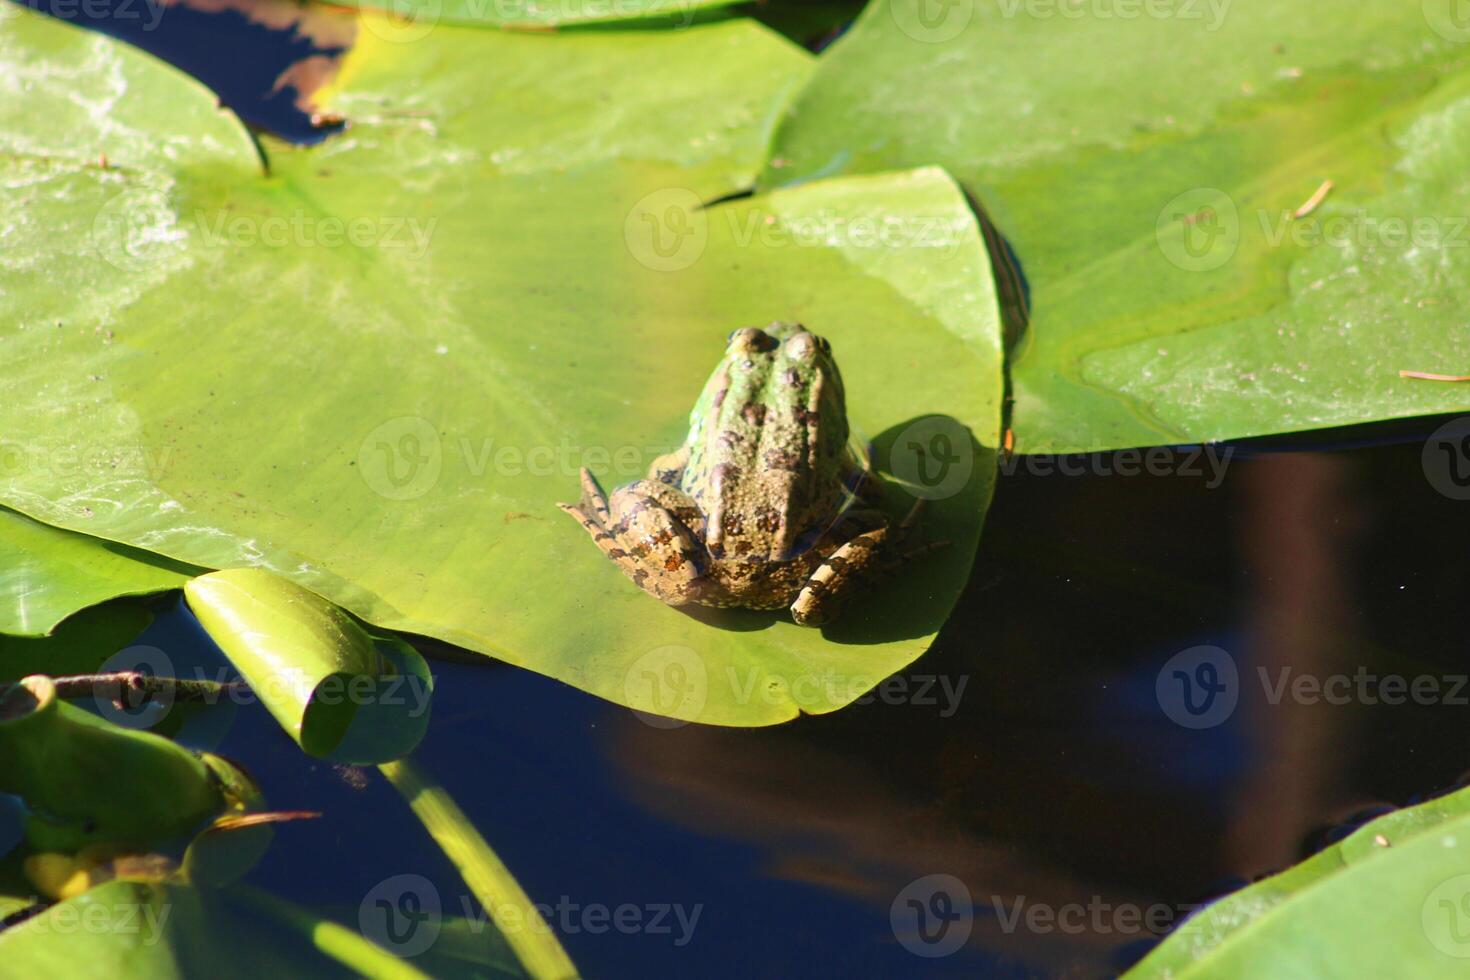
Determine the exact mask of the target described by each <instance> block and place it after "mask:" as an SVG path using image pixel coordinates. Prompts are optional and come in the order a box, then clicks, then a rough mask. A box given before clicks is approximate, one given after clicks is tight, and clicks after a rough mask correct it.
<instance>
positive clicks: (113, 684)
mask: <svg viewBox="0 0 1470 980" xmlns="http://www.w3.org/2000/svg"><path fill="white" fill-rule="evenodd" d="M18 683H19V682H18V681H13V682H11V683H9V684H0V697H4V695H5V693H6V692H7V691H9V690H10V689H11V688H13V687H15V686H16V685H17V684H18ZM51 683H53V684H55V685H56V696H57V697H59V698H63V699H66V700H71V699H73V698H89V697H103V696H107V697H110V698H111V699H112V700H114V701H122V700H123V697H124V696H125V695H126V696H128V697H130V698H132V697H137V698H142V697H143V696H148V697H152V696H154V695H172V697H173V699H174V700H175V701H212V700H215V699H218V697H219V696H220V695H221V694H224V693H225V692H227V691H235V690H243V689H244V687H245V685H244V684H242V683H240V682H238V681H230V682H228V683H222V682H220V681H207V680H203V679H195V680H188V679H184V678H179V677H155V676H153V675H152V674H145V673H142V672H141V671H136V670H122V671H117V672H115V673H110V674H71V675H68V676H66V677H53V678H51Z"/></svg>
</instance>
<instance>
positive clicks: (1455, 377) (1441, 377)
mask: <svg viewBox="0 0 1470 980" xmlns="http://www.w3.org/2000/svg"><path fill="white" fill-rule="evenodd" d="M1399 377H1401V378H1418V379H1419V380H1420V381H1450V382H1460V381H1470V374H1430V373H1429V372H1428V371H1400V372H1399Z"/></svg>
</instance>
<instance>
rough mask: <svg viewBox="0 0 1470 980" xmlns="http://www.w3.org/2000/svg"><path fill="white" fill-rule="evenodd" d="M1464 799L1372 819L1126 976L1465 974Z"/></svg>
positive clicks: (1222, 908)
mask: <svg viewBox="0 0 1470 980" xmlns="http://www.w3.org/2000/svg"><path fill="white" fill-rule="evenodd" d="M1467 846H1470V792H1467V791H1463V790H1462V791H1460V792H1457V793H1455V794H1453V795H1450V796H1446V797H1441V798H1440V799H1437V800H1432V801H1430V802H1428V803H1424V804H1421V805H1420V806H1416V807H1413V808H1411V809H1407V810H1399V811H1396V812H1394V813H1391V814H1388V815H1387V816H1384V817H1380V818H1379V819H1377V820H1374V821H1372V822H1371V823H1369V824H1367V825H1366V826H1364V827H1362V828H1361V829H1359V830H1357V831H1356V832H1354V833H1353V834H1352V835H1351V836H1349V837H1346V838H1344V839H1343V840H1342V841H1340V842H1338V843H1336V844H1333V845H1331V846H1330V847H1328V848H1327V849H1325V850H1323V851H1321V852H1319V853H1318V854H1315V855H1313V856H1312V857H1311V858H1309V859H1307V860H1306V861H1304V862H1302V863H1301V864H1298V865H1297V866H1296V867H1293V868H1291V869H1289V870H1287V871H1284V872H1282V873H1281V874H1278V875H1274V876H1272V877H1270V878H1267V879H1265V880H1263V881H1260V882H1257V883H1256V884H1253V885H1251V886H1250V887H1248V888H1245V889H1242V890H1241V891H1239V892H1236V893H1234V894H1232V895H1229V896H1227V897H1225V898H1222V899H1220V900H1219V901H1218V902H1215V903H1214V904H1212V905H1210V906H1208V907H1206V908H1205V909H1203V910H1201V911H1200V912H1199V913H1197V914H1196V915H1195V916H1194V917H1192V918H1191V919H1189V920H1188V921H1187V922H1185V923H1184V924H1183V925H1182V926H1180V927H1179V929H1177V930H1176V931H1175V932H1174V933H1173V934H1171V935H1170V936H1169V938H1168V939H1166V940H1165V941H1164V942H1163V943H1162V944H1161V945H1160V946H1159V947H1158V948H1157V949H1155V950H1154V951H1153V952H1151V953H1150V954H1149V955H1148V956H1147V957H1145V958H1144V959H1143V961H1142V962H1140V963H1139V964H1138V966H1137V967H1135V968H1134V969H1133V970H1132V971H1130V972H1129V973H1128V974H1127V976H1128V977H1129V978H1133V980H1143V978H1150V977H1159V978H1166V977H1167V978H1185V977H1188V978H1199V980H1203V978H1206V977H1262V976H1271V977H1297V976H1301V977H1308V976H1318V977H1320V976H1365V977H1366V976H1413V977H1459V976H1464V975H1465V960H1466V958H1467V957H1470V933H1467V931H1466V918H1467V916H1470V857H1467V855H1466V853H1465V851H1466V847H1467Z"/></svg>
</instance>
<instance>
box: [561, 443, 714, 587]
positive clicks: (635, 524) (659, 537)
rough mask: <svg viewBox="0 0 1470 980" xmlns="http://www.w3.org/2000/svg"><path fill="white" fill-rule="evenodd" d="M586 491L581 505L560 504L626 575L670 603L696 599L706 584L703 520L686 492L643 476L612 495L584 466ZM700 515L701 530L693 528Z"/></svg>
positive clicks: (583, 485) (583, 484) (583, 481)
mask: <svg viewBox="0 0 1470 980" xmlns="http://www.w3.org/2000/svg"><path fill="white" fill-rule="evenodd" d="M582 494H583V496H582V501H581V502H580V503H579V504H575V505H574V504H558V505H557V506H559V507H560V508H561V509H562V510H564V511H566V512H567V513H568V514H571V515H572V516H573V517H575V518H576V519H577V520H578V521H579V522H580V523H581V525H582V527H583V528H585V529H586V531H587V533H588V534H589V535H590V536H591V537H592V540H593V542H594V543H595V544H596V545H597V547H598V548H600V549H602V553H603V554H605V555H606V556H607V557H608V558H609V559H610V560H611V561H612V562H613V564H615V565H617V566H618V568H620V569H622V571H623V574H624V575H626V576H628V578H630V579H632V580H633V583H634V584H635V585H637V586H638V587H639V588H641V589H643V590H644V591H645V592H647V593H649V594H650V595H652V596H654V597H656V598H658V599H660V600H661V601H663V602H666V603H668V604H669V605H674V606H677V605H683V604H684V603H687V602H692V601H694V600H695V598H696V596H697V594H698V593H699V591H700V590H701V588H702V587H703V584H704V583H703V575H704V560H705V555H704V549H703V545H702V543H701V539H702V535H701V533H700V530H702V528H703V518H702V517H700V515H699V509H698V508H697V507H695V506H694V502H693V501H692V500H690V499H689V497H688V496H687V495H686V494H684V493H683V492H682V491H679V490H676V489H675V488H673V487H671V486H668V485H667V484H663V483H658V482H656V481H653V480H639V481H637V482H636V483H632V484H629V485H628V486H626V487H622V488H620V489H618V490H614V491H613V494H612V497H611V498H608V497H607V496H606V495H604V494H603V492H602V488H601V487H600V486H598V484H597V480H596V479H595V478H594V477H593V476H592V474H591V473H589V472H588V471H587V470H585V469H584V470H583V471H582ZM696 518H697V519H698V527H699V529H700V530H696V529H695V528H691V527H690V526H689V523H688V522H690V521H693V520H695V519H696Z"/></svg>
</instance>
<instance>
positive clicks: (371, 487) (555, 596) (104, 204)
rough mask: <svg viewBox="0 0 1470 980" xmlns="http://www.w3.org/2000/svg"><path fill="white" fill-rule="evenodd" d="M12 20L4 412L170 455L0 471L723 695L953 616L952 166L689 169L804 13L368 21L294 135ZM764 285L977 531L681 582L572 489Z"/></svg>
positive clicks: (971, 384) (777, 83) (943, 524)
mask: <svg viewBox="0 0 1470 980" xmlns="http://www.w3.org/2000/svg"><path fill="white" fill-rule="evenodd" d="M0 37H3V41H0V66H3V69H4V70H3V72H0V77H3V78H5V79H7V81H6V82H0V85H3V84H24V85H26V86H27V87H28V91H27V94H26V98H25V99H24V100H4V101H3V102H0V105H3V106H4V108H3V109H0V112H4V113H6V114H7V116H6V117H5V118H4V119H3V120H0V122H3V125H0V139H3V140H4V141H5V143H4V144H3V146H0V153H3V155H0V166H3V167H4V168H5V169H6V178H7V181H8V183H10V185H12V186H23V187H24V189H23V192H22V194H21V195H20V200H17V199H16V196H15V195H11V196H9V197H7V198H5V199H4V202H3V203H0V207H3V208H4V210H3V211H0V224H3V225H5V226H7V227H10V228H11V229H13V231H12V235H11V240H12V243H11V248H10V252H9V253H8V254H12V255H19V256H23V257H25V263H24V264H25V266H26V268H25V269H24V270H18V269H17V268H16V267H15V265H13V264H12V265H7V266H5V267H4V268H3V270H0V314H3V315H0V323H3V324H4V326H3V327H0V330H3V333H0V344H3V345H4V346H5V348H6V349H7V351H9V352H11V354H10V355H9V356H12V357H16V358H18V363H19V364H20V365H21V368H20V369H19V370H13V371H7V372H6V375H5V377H4V379H3V381H0V431H4V432H5V433H6V436H7V438H8V439H11V440H13V441H15V442H16V443H17V444H19V445H22V446H24V447H26V448H27V449H28V450H29V451H33V452H34V451H37V449H38V448H39V450H48V449H54V450H57V451H60V450H65V449H67V448H68V447H70V446H73V445H74V444H77V443H79V442H80V443H84V444H85V445H88V446H98V447H101V448H102V449H103V450H115V451H117V452H119V453H123V454H126V455H127V458H130V459H135V460H147V461H149V463H148V465H141V466H132V467H129V468H127V470H126V472H121V473H118V474H116V475H115V476H114V475H111V474H109V473H106V472H103V473H101V474H96V473H87V474H79V473H75V472H71V471H64V470H61V469H60V468H55V467H50V468H44V467H40V468H35V467H33V468H27V470H26V471H25V472H22V473H19V474H12V475H8V476H7V478H6V479H5V480H4V482H3V483H0V500H4V501H5V502H6V503H9V504H11V505H13V506H15V507H17V508H18V509H21V510H24V511H26V512H27V513H29V514H31V515H33V516H35V517H36V518H38V519H40V520H42V521H45V522H47V523H50V524H55V525H59V526H63V527H70V528H76V529H80V530H84V531H85V532H87V533H88V534H92V535H95V536H98V537H101V538H107V539H111V540H118V541H123V542H127V543H130V544H134V545H137V546H140V547H144V548H147V549H148V550H150V551H153V552H157V553H160V554H164V555H168V556H171V557H174V558H177V559H181V560H185V561H188V562H191V563H193V564H197V565H201V566H206V567H211V568H226V567H233V566H244V565H255V566H263V567H267V568H270V569H271V570H273V571H275V572H277V573H278V574H280V575H283V576H285V577H287V578H289V579H291V580H293V581H295V582H297V583H299V584H301V585H303V586H306V587H307V588H310V589H312V590H314V591H316V592H318V593H319V594H321V595H323V596H325V597H327V598H329V599H331V600H333V601H335V602H337V603H339V604H341V605H343V606H345V607H347V608H348V609H350V610H351V611H353V612H354V613H356V614H358V615H359V616H361V617H362V618H364V619H365V620H367V621H369V622H371V623H374V624H377V625H379V626H383V627H388V628H393V629H399V630H406V631H411V632H417V633H423V634H427V635H431V636H436V637H439V638H442V639H445V640H448V641H450V642H452V643H456V644H459V645H461V646H464V647H468V648H470V649H473V650H477V651H481V652H483V653H487V654H490V655H493V656H496V657H499V658H502V659H504V660H507V661H509V662H511V663H515V664H519V665H521V666H525V667H529V668H531V669H534V670H538V671H541V672H543V673H546V674H549V675H551V676H553V677H557V678H559V679H561V680H564V681H566V682H567V683H570V684H573V685H575V686H577V687H580V688H583V689H585V690H588V691H592V692H593V693H596V694H598V695H601V696H603V697H606V698H609V699H612V700H614V701H618V702H621V703H624V704H629V705H632V706H633V707H636V708H640V709H646V710H649V711H652V712H657V713H660V714H670V715H675V716H679V717H684V718H690V719H698V720H701V721H706V722H714V723H722V724H737V725H750V724H765V723H771V722H775V721H780V720H782V719H785V718H789V717H792V716H793V715H794V714H796V713H797V711H798V710H799V709H806V710H810V711H828V710H832V709H834V708H837V707H840V706H841V705H843V704H846V703H848V702H850V701H851V700H853V699H854V698H856V697H858V696H860V695H861V694H862V693H863V692H864V691H865V690H866V689H867V688H869V687H870V686H871V685H872V684H874V683H876V682H877V681H879V680H881V679H882V678H883V677H885V676H887V675H888V674H890V673H892V672H893V671H895V670H897V669H899V668H901V667H903V666H904V665H905V664H907V663H909V662H910V661H912V660H913V659H914V658H915V657H917V656H918V655H919V654H920V653H922V652H923V650H924V649H925V648H926V647H927V645H928V643H929V640H930V639H931V637H932V636H933V634H934V633H935V632H936V631H937V629H938V628H939V626H940V624H941V623H942V622H943V620H944V618H945V616H946V615H947V613H948V610H949V609H950V607H951V606H952V604H953V602H954V600H955V598H956V596H957V595H958V592H959V589H960V588H961V586H962V585H963V581H964V578H965V575H966V574H967V572H968V567H969V563H970V560H971V556H972V555H973V551H974V547H975V544H976V541H977V539H978V534H979V524H980V519H981V515H982V514H983V512H984V508H985V504H986V502H987V500H988V495H989V488H990V480H991V476H992V473H993V460H992V457H991V454H992V452H993V448H994V446H995V444H996V440H997V434H996V433H997V426H998V419H999V399H1000V390H1001V383H1000V376H1001V371H1000V352H999V346H1000V344H999V339H998V338H999V330H998V324H997V313H996V301H995V296H994V293H993V289H992V286H991V283H992V277H991V274H990V271H989V268H988V265H987V261H986V255H985V251H984V249H983V247H982V244H981V240H980V237H979V234H978V231H977V229H976V226H975V222H974V219H973V216H972V214H971V212H970V211H969V209H968V207H967V205H966V202H965V200H964V197H963V195H962V194H961V192H960V191H959V189H958V188H957V187H956V186H955V185H954V184H953V183H952V182H951V181H950V180H949V178H948V177H947V176H946V175H945V174H944V173H943V172H941V171H938V170H918V171H913V172H904V173H897V174H891V175H876V176H870V177H861V178H849V179H842V180H834V181H826V182H820V183H814V184H812V185H810V186H807V187H803V188H800V189H797V190H792V191H783V192H780V193H776V194H772V195H769V196H766V197H758V198H748V199H743V200H733V201H728V202H727V203H723V204H718V205H715V206H712V207H710V208H708V209H705V208H701V207H700V206H699V205H700V202H711V201H715V200H718V199H721V198H726V197H728V196H730V195H732V194H734V193H736V192H738V191H740V190H741V189H742V188H744V187H747V186H748V185H749V184H750V183H751V182H752V180H753V178H754V174H755V172H756V170H757V169H758V168H759V166H760V161H761V160H762V159H763V156H764V151H765V148H766V146H767V143H768V141H769V138H770V134H771V131H772V128H773V127H774V125H775V121H776V119H777V117H778V116H779V113H780V109H781V107H782V106H783V105H784V104H785V102H786V101H787V100H788V99H789V98H790V96H791V94H792V93H793V92H794V90H795V89H796V88H797V87H798V86H799V85H800V84H801V83H802V82H803V81H804V79H805V78H806V76H807V73H808V70H809V60H810V59H809V58H808V56H807V55H805V54H804V53H803V52H801V51H799V50H798V49H796V48H794V47H793V46H791V45H790V44H789V43H787V42H786V41H784V40H782V39H780V38H779V37H777V36H776V35H774V34H772V33H771V32H769V31H767V30H766V29H764V28H762V27H760V26H758V25H755V24H752V23H749V22H729V23H721V24H715V25H709V26H704V27H698V28H694V29H691V30H688V31H677V32H647V33H624V32H617V33H611V34H604V33H600V32H576V33H569V34H565V35H518V34H502V33H497V32H485V31H476V30H472V29H455V28H450V27H442V26H441V27H439V28H437V29H436V30H434V31H433V32H432V33H431V34H429V35H428V36H426V37H424V38H422V39H420V40H418V41H416V42H415V43H412V44H392V43H390V42H388V41H385V40H383V39H382V38H381V37H380V36H379V35H377V34H375V33H373V32H368V31H362V32H359V34H358V42H357V45H356V47H355V48H354V49H353V51H352V53H351V54H350V55H349V56H348V58H347V60H346V62H345V64H344V67H343V69H342V72H341V73H340V75H339V76H338V78H337V79H336V82H335V85H334V87H333V89H332V91H331V92H330V94H329V95H327V96H325V97H324V101H325V102H326V103H328V105H329V107H330V108H331V109H333V110H336V111H339V112H341V113H343V114H344V115H345V116H346V117H347V118H348V119H349V120H350V123H351V125H350V127H349V128H348V129H347V130H346V131H345V132H344V133H342V134H340V135H338V136H336V137H334V138H332V139H330V140H328V141H327V142H325V143H323V144H321V145H320V146H317V147H314V148H311V149H298V148H290V147H285V146H282V145H279V144H276V143H273V142H270V141H266V143H265V144H264V152H265V154H266V156H268V158H269V173H268V175H267V174H263V173H262V170H261V162H260V161H259V160H258V159H257V157H256V151H255V148H254V147H253V146H252V145H251V143H250V141H249V139H248V138H247V137H246V136H245V134H244V133H243V132H242V131H241V130H240V129H239V127H238V126H237V125H236V124H235V123H234V122H233V120H231V119H230V118H229V117H228V116H225V115H222V114H220V113H218V112H216V110H215V109H214V104H213V100H212V97H211V96H210V95H209V93H207V92H205V91H204V90H202V89H200V88H199V87H198V86H197V85H196V84H194V83H192V82H191V81H189V80H188V79H186V78H183V77H181V76H179V75H178V74H177V73H175V72H173V71H171V70H169V69H167V68H165V67H163V66H160V65H158V64H157V63H154V62H152V61H150V60H149V59H147V58H145V57H143V56H141V55H138V54H137V53H135V52H132V51H130V50H128V49H126V48H124V47H122V46H120V45H117V44H115V43H113V42H111V41H108V40H106V39H103V38H99V37H96V36H93V35H86V34H81V33H79V32H77V31H75V30H72V29H71V28H68V27H67V26H65V25H61V24H57V23H54V22H49V21H45V20H44V19H41V18H38V17H36V16H33V15H30V14H23V15H22V16H19V17H17V18H16V19H14V20H12V21H10V22H9V23H8V24H7V25H6V27H5V33H4V34H3V35H0ZM81 77H88V78H94V77H95V78H104V79H115V80H117V81H116V83H115V84H112V85H110V86H96V87H88V88H79V87H78V86H77V84H76V81H75V80H76V79H78V78H81ZM609 78H617V79H620V83H619V84H618V85H617V86H615V87H611V88H610V87H608V86H607V85H606V80H607V79H609ZM10 79H18V80H19V81H17V82H10V81H9V80H10ZM124 90H125V91H126V94H125V95H124V94H123V93H124ZM103 152H105V153H106V154H107V157H108V166H107V167H106V168H103V167H102V166H100V165H99V161H98V158H99V155H100V154H101V153H103ZM776 318H783V319H799V320H802V321H804V322H805V323H807V324H808V325H810V326H811V327H812V328H813V329H816V330H818V331H819V332H821V333H823V334H825V335H827V336H828V337H829V338H830V339H831V340H832V343H833V345H834V347H835V350H836V353H837V357H838V360H839V363H840V364H841V365H842V368H843V370H844V373H845V375H846V380H847V386H848V394H849V401H850V404H851V413H852V416H853V419H854V422H855V425H856V426H857V427H858V428H860V429H861V430H862V431H864V432H865V433H866V434H868V435H870V436H872V437H873V438H874V440H875V441H876V442H877V444H878V448H879V450H880V464H882V465H885V466H887V467H888V468H890V469H892V470H894V471H895V473H896V475H897V476H899V477H902V478H905V479H907V480H908V481H909V482H910V483H915V482H917V483H918V484H919V485H920V486H919V489H920V490H921V491H922V492H924V494H925V495H926V496H929V497H932V498H934V500H933V504H932V505H931V506H930V508H929V516H928V523H929V528H928V534H929V536H930V537H942V538H946V539H949V540H950V541H951V542H952V544H951V546H950V547H949V548H947V549H945V550H943V551H942V552H940V553H938V554H936V555H933V556H930V557H929V558H927V559H926V560H925V561H924V562H921V563H917V564H916V565H914V566H913V567H911V568H909V569H907V570H906V571H904V572H903V574H902V575H900V576H899V578H898V579H897V580H896V581H894V582H892V583H890V584H888V585H886V586H885V587H883V588H881V589H880V590H879V591H877V592H875V594H874V597H873V599H872V601H869V602H864V603H862V604H860V607H859V608H856V609H854V610H853V611H852V612H851V614H850V615H848V616H847V617H846V618H844V619H841V620H839V621H838V622H837V623H836V624H834V625H833V626H832V627H829V628H828V629H826V630H825V631H821V632H819V631H815V630H804V629H801V628H798V627H796V626H794V625H793V624H791V623H789V622H779V621H773V619H772V618H771V617H761V616H754V615H751V616H741V615H738V614H735V615H730V616H722V617H695V616H691V615H688V614H685V613H682V612H679V611H676V610H673V609H669V608H666V607H663V606H662V605H660V604H658V603H657V602H655V601H654V600H652V599H650V598H649V597H647V596H646V595H644V594H642V593H641V592H639V591H638V590H637V589H636V588H635V587H634V586H633V585H632V584H631V583H629V582H628V581H627V580H626V579H624V578H623V577H622V576H621V575H620V574H619V573H618V572H617V571H616V569H615V568H613V567H612V566H611V565H610V564H609V563H608V562H606V561H605V560H604V559H603V558H602V557H601V556H600V554H599V553H598V552H597V550H596V548H595V547H594V546H593V544H592V543H591V542H590V541H589V540H588V539H587V537H586V535H585V533H584V532H583V531H582V529H581V528H580V527H578V526H577V525H576V524H575V523H574V522H573V521H571V520H570V519H568V518H567V517H565V516H564V515H562V514H561V513H559V512H558V511H557V510H556V509H555V507H554V504H555V502H556V501H558V500H568V499H573V498H574V497H575V496H576V493H577V489H576V486H577V479H576V470H577V468H578V466H580V465H583V464H585V465H588V466H590V467H591V468H592V469H593V470H594V471H596V472H598V473H599V475H600V476H602V477H603V479H604V481H605V482H607V483H609V484H617V483H620V482H624V481H625V480H627V479H630V478H632V477H633V476H634V475H636V474H638V473H640V472H641V471H642V470H643V469H644V468H646V467H647V465H648V463H649V462H650V461H651V459H652V458H653V456H654V455H656V454H657V453H658V452H660V451H663V450H665V449H668V448H670V447H671V446H672V444H673V443H674V442H675V441H676V440H677V439H678V438H679V436H680V434H681V432H682V430H683V428H684V424H685V418H684V417H685V415H686V413H687V411H688V409H689V407H690V406H691V405H692V403H693V401H694V398H695V396H696V394H697V392H698V390H699V388H700V386H701V385H702V383H703V380H704V376H705V374H706V373H707V372H708V371H709V370H710V369H711V367H712V366H713V364H714V363H715V361H716V359H717V358H718V356H719V354H720V352H721V350H722V348H723V343H724V338H725V335H726V334H727V333H728V332H729V330H730V329H732V328H733V327H737V326H742V325H746V324H752V323H756V324H758V323H764V322H767V321H769V320H772V319H776ZM58 322H59V323H61V324H62V325H61V326H60V327H58V326H56V324H57V323H58ZM12 363H14V361H12ZM929 416H937V417H938V418H927V417H929ZM914 424H917V425H918V428H910V426H911V425H914ZM894 452H897V453H898V456H897V457H893V458H890V457H891V456H892V454H893V453H894ZM919 452H925V453H927V454H928V455H925V456H924V457H923V458H917V457H915V455H914V454H915V453H919ZM905 454H907V455H905ZM987 464H990V465H987ZM898 503H899V502H898V501H895V504H896V505H897V504H898Z"/></svg>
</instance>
